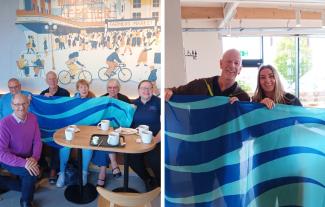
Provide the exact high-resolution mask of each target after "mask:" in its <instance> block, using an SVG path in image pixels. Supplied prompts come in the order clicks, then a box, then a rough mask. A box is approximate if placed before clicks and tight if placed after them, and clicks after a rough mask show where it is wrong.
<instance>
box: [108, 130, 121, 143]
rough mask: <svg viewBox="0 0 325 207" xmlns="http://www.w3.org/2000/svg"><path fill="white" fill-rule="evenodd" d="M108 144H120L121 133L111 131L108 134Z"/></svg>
mask: <svg viewBox="0 0 325 207" xmlns="http://www.w3.org/2000/svg"><path fill="white" fill-rule="evenodd" d="M107 144H109V145H112V146H117V145H119V144H120V134H119V133H117V132H111V133H109V134H108V138H107Z"/></svg>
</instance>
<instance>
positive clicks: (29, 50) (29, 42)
mask: <svg viewBox="0 0 325 207" xmlns="http://www.w3.org/2000/svg"><path fill="white" fill-rule="evenodd" d="M33 44H35V42H34V40H33V36H32V35H28V40H27V43H26V48H27V54H31V53H35V50H34V47H33Z"/></svg>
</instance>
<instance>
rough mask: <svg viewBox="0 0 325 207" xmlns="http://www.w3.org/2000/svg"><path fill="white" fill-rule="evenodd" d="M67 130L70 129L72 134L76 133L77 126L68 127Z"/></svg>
mask: <svg viewBox="0 0 325 207" xmlns="http://www.w3.org/2000/svg"><path fill="white" fill-rule="evenodd" d="M67 128H68V129H71V130H72V131H74V132H76V131H77V128H78V127H77V125H69V126H68V127H67Z"/></svg>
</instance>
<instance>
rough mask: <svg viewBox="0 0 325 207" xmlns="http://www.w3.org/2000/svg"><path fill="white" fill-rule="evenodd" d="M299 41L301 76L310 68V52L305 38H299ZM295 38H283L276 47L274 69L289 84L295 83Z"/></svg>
mask: <svg viewBox="0 0 325 207" xmlns="http://www.w3.org/2000/svg"><path fill="white" fill-rule="evenodd" d="M299 41H300V74H299V77H301V76H303V75H304V74H305V73H306V72H307V71H308V70H309V69H310V68H311V62H310V59H311V51H310V49H309V47H308V39H307V38H299ZM295 47H296V45H295V38H292V37H284V38H282V39H281V41H280V42H279V44H278V45H277V55H276V57H275V61H274V62H275V64H276V68H277V69H278V71H279V73H280V74H281V75H282V76H283V77H284V78H285V79H286V80H287V81H288V83H289V84H292V83H294V82H295V77H296V69H295V68H296V52H295V50H296V49H295Z"/></svg>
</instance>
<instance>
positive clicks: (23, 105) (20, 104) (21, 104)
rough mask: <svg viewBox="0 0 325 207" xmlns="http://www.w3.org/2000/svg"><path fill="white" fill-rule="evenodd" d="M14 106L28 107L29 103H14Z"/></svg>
mask: <svg viewBox="0 0 325 207" xmlns="http://www.w3.org/2000/svg"><path fill="white" fill-rule="evenodd" d="M12 105H14V106H15V107H20V106H22V107H26V106H27V105H28V103H16V104H15V103H13V104H12Z"/></svg>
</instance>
